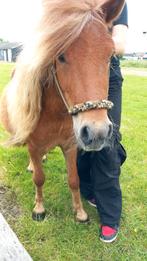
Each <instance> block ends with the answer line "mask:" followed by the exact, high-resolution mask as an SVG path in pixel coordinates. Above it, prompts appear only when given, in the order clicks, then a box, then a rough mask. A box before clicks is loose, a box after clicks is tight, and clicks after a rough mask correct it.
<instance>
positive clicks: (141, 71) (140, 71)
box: [121, 67, 147, 77]
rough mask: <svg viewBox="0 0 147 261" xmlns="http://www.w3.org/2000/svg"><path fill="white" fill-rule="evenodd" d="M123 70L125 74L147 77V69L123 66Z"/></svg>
mask: <svg viewBox="0 0 147 261" xmlns="http://www.w3.org/2000/svg"><path fill="white" fill-rule="evenodd" d="M121 70H122V74H123V75H136V76H143V77H147V69H141V68H140V69H139V68H124V67H122V69H121Z"/></svg>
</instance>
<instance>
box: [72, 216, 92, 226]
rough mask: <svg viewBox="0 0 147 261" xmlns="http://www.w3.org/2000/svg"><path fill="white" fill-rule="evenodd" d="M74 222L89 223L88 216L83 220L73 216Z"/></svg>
mask: <svg viewBox="0 0 147 261" xmlns="http://www.w3.org/2000/svg"><path fill="white" fill-rule="evenodd" d="M75 220H76V222H78V223H80V224H88V225H89V224H90V218H89V217H87V219H85V220H81V219H78V218H75Z"/></svg>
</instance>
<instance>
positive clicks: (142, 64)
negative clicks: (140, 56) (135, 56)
mask: <svg viewBox="0 0 147 261" xmlns="http://www.w3.org/2000/svg"><path fill="white" fill-rule="evenodd" d="M121 66H122V67H129V68H130V67H132V68H142V69H143V68H145V69H147V60H137V61H128V60H121Z"/></svg>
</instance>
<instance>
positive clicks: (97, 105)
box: [51, 65, 113, 116]
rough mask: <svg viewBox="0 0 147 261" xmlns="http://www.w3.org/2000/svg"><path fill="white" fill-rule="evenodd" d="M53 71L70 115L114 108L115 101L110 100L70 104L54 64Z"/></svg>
mask: <svg viewBox="0 0 147 261" xmlns="http://www.w3.org/2000/svg"><path fill="white" fill-rule="evenodd" d="M51 71H52V74H53V78H54V81H55V83H56V87H57V90H58V92H59V94H60V96H61V98H62V100H63V102H64V105H65V107H66V108H67V110H68V113H69V114H70V115H72V116H74V115H77V114H78V113H79V112H84V111H89V110H92V109H107V110H110V109H112V107H113V102H111V101H109V100H96V101H86V102H83V103H80V104H76V105H73V106H69V104H68V103H67V101H66V99H65V97H64V95H63V92H62V89H61V87H60V84H59V81H58V78H57V74H56V70H55V67H54V65H53V66H52V68H51Z"/></svg>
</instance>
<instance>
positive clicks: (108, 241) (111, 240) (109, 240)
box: [100, 233, 118, 243]
mask: <svg viewBox="0 0 147 261" xmlns="http://www.w3.org/2000/svg"><path fill="white" fill-rule="evenodd" d="M117 236H118V233H117V234H116V235H115V237H113V238H112V239H108V240H107V239H103V238H101V237H100V240H101V241H102V242H105V243H112V242H114V241H115V240H116V238H117Z"/></svg>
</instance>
